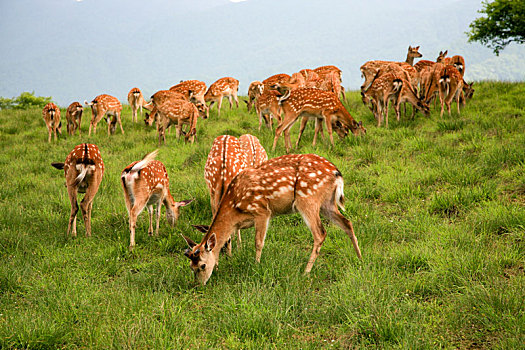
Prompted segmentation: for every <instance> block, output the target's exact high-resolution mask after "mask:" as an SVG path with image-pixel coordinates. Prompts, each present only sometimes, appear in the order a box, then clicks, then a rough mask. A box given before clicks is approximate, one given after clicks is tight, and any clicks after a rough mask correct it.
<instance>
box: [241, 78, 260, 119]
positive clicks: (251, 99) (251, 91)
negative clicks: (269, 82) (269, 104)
mask: <svg viewBox="0 0 525 350" xmlns="http://www.w3.org/2000/svg"><path fill="white" fill-rule="evenodd" d="M263 90H264V85H263V83H261V82H260V81H258V80H256V81H252V82H251V83H250V86H249V87H248V101H244V102H246V105H247V107H248V112H251V110H252V106H253V105H254V104H255V103H256V102H257V99H258V98H259V96H261V95H262V93H263Z"/></svg>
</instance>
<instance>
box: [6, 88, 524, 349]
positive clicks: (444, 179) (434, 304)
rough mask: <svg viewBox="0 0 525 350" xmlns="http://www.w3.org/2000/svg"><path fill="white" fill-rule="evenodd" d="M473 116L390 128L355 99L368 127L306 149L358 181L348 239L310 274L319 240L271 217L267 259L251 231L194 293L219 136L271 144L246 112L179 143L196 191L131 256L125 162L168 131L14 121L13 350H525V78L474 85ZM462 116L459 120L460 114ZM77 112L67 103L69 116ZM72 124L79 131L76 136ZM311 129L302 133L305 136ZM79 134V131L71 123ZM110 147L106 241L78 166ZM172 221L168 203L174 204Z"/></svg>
mask: <svg viewBox="0 0 525 350" xmlns="http://www.w3.org/2000/svg"><path fill="white" fill-rule="evenodd" d="M477 85H478V86H477V87H476V94H475V95H474V99H473V100H472V101H470V102H469V103H468V104H467V106H466V107H465V108H464V109H463V110H462V114H461V116H458V115H456V113H455V112H454V113H453V114H452V116H451V117H449V116H448V115H446V114H445V116H444V117H443V119H440V118H439V110H438V111H435V110H434V111H433V112H432V114H431V116H430V117H429V118H425V117H422V116H421V115H419V116H417V117H416V118H415V119H414V120H409V119H407V118H404V119H403V118H402V120H401V122H399V123H397V122H396V121H395V120H393V121H392V122H391V125H390V128H389V129H385V128H380V129H378V128H377V127H375V121H374V119H373V116H372V114H371V113H370V112H369V110H368V109H367V108H365V107H364V106H363V105H362V104H361V102H360V97H359V94H358V93H357V92H350V93H349V94H348V98H349V102H348V105H347V106H348V109H349V111H350V112H351V114H352V115H353V116H354V117H355V118H356V119H357V120H362V121H363V123H364V125H365V126H366V127H367V130H368V132H367V134H366V135H365V136H363V137H358V138H355V137H353V136H349V137H348V138H347V139H345V140H337V141H336V145H335V147H333V148H331V147H329V145H328V144H329V141H328V139H327V137H326V136H325V139H324V140H322V139H321V140H320V142H319V144H318V145H317V147H315V148H314V147H312V146H311V141H312V138H313V128H312V127H311V126H310V127H308V128H307V130H306V131H305V134H304V136H303V141H302V145H301V148H300V149H299V150H298V151H297V152H300V153H311V152H313V153H317V154H319V155H322V156H324V157H326V158H328V159H329V160H330V161H332V162H333V163H334V164H335V165H336V166H337V167H338V168H339V169H340V171H341V172H342V173H343V176H344V179H345V184H346V187H345V197H346V199H347V200H346V213H345V215H346V216H347V217H349V218H350V219H351V220H352V222H353V223H354V228H355V231H356V235H357V237H358V239H359V243H360V246H361V250H362V253H363V260H362V261H359V260H358V259H357V258H356V256H355V252H354V251H353V248H352V245H351V243H350V242H349V240H348V238H347V236H346V235H345V234H344V233H343V232H342V231H341V230H339V229H338V228H336V227H333V226H327V230H328V237H327V239H326V241H325V243H324V245H323V248H322V249H321V254H320V256H319V258H318V259H317V261H316V264H315V265H314V268H313V270H312V272H311V274H310V275H309V276H306V277H305V276H303V274H302V271H303V269H304V267H305V265H306V262H307V260H308V257H309V254H310V251H311V246H312V237H311V233H310V232H309V230H308V229H307V228H306V226H305V225H304V223H303V222H302V219H301V218H300V216H299V215H298V214H294V215H290V216H283V217H278V218H274V219H273V220H272V222H271V225H270V228H269V231H268V235H267V239H266V244H265V247H264V250H263V255H262V260H261V263H260V264H257V263H255V258H254V256H255V251H254V232H253V229H249V230H245V231H243V249H242V250H237V249H235V248H236V242H234V254H233V256H232V257H231V258H227V257H222V259H221V261H220V266H219V269H218V270H217V271H215V272H214V274H213V276H212V278H211V279H210V281H209V283H208V285H206V286H205V287H199V286H195V285H194V283H193V276H192V273H191V271H190V269H189V267H188V261H187V259H186V258H185V257H184V256H183V254H182V252H183V251H184V249H185V248H186V247H185V243H184V240H183V239H182V238H181V236H180V233H184V234H186V235H188V236H190V237H192V238H193V239H194V240H200V238H201V234H200V233H198V232H197V231H194V230H193V228H192V227H191V224H209V223H210V222H211V210H210V204H209V196H208V193H207V189H206V185H205V182H204V178H203V172H204V164H205V162H206V157H207V154H208V151H209V148H210V146H211V143H212V141H213V139H214V138H215V137H216V136H218V135H221V134H224V133H228V134H231V135H234V136H240V135H241V134H243V133H252V134H254V135H256V136H258V137H259V138H260V140H261V142H262V144H263V146H265V148H266V149H267V151H268V153H269V156H270V157H275V156H278V155H281V154H283V152H284V141H283V139H280V140H279V141H280V142H279V145H278V147H277V150H276V152H273V153H272V152H271V151H270V147H271V143H272V141H273V135H272V133H271V132H270V131H268V130H267V129H264V130H262V131H261V132H259V131H258V130H257V124H258V121H257V117H256V116H255V115H254V114H248V113H247V112H246V110H245V109H238V110H237V109H234V110H233V111H229V110H228V109H224V110H223V114H222V116H221V118H220V119H219V118H217V114H216V110H215V109H213V110H212V112H211V117H210V119H208V120H205V121H203V120H200V121H199V124H198V134H197V141H196V143H195V144H194V145H191V144H184V142H182V141H177V140H176V139H175V133H174V132H172V133H171V134H168V135H167V145H166V146H162V147H160V152H159V156H158V159H159V160H161V161H162V162H163V163H164V164H165V165H166V167H167V169H168V172H169V175H170V182H171V183H170V185H171V192H172V194H173V196H174V197H175V199H176V200H182V199H188V198H195V199H196V200H195V202H194V203H192V204H191V205H189V206H187V207H185V208H183V209H182V210H181V217H180V220H179V221H178V222H177V225H176V227H175V228H173V229H172V228H170V227H169V226H168V224H167V222H166V220H165V218H164V217H163V218H162V220H161V226H160V235H159V237H149V236H148V235H147V225H148V220H147V215H146V214H145V213H143V214H141V216H140V217H139V220H138V223H137V237H136V240H137V247H136V248H135V250H134V251H133V252H129V251H128V249H127V247H128V244H129V231H128V223H127V220H128V217H127V212H126V208H125V205H124V198H123V194H122V189H121V185H120V181H119V177H120V172H121V171H122V169H123V168H124V167H125V166H126V165H128V164H129V163H131V162H132V161H134V160H138V159H140V158H141V157H142V156H143V155H144V154H145V153H147V152H150V151H152V150H153V149H155V148H157V136H156V134H155V132H154V130H153V128H149V129H148V128H146V127H145V126H144V125H143V124H141V123H139V124H132V123H131V121H130V115H131V113H130V111H129V109H125V110H124V117H123V119H124V129H125V132H126V134H125V135H121V134H120V132H118V131H117V133H116V135H114V136H112V137H110V138H108V137H107V135H106V133H105V128H104V127H100V128H99V132H98V133H97V134H96V135H94V136H91V137H87V126H88V123H87V119H88V118H90V115H91V113H90V112H89V111H86V114H85V116H84V121H83V127H82V129H83V135H82V137H79V136H78V135H77V136H74V137H66V136H62V137H61V138H60V139H59V141H58V142H56V143H50V144H48V143H47V142H46V141H47V131H46V129H45V125H44V122H43V120H42V117H41V113H40V110H27V111H0V144H1V149H2V152H0V348H2V349H4V348H30V349H49V348H53V349H56V348H64V349H74V348H84V349H86V348H89V349H93V348H115V349H122V348H130V349H144V348H151V349H163V348H164V349H176V348H190V347H196V348H225V349H261V348H263V349H267V348H285V349H297V348H304V349H309V348H311V349H314V348H340V349H347V348H398V349H407V348H411V349H435V348H451V349H452V348H496V349H509V348H522V347H523V344H525V329H524V328H525V273H524V268H525V242H524V239H525V209H524V205H525V126H524V124H525V123H524V115H525V98H524V96H525V84H523V83H520V84H510V83H496V82H486V83H480V84H477ZM454 109H455V108H454V107H453V111H454ZM64 112H65V111H64ZM64 130H65V127H64ZM297 130H298V127H297V126H295V127H294V129H293V132H292V142H294V141H295V138H296V136H297ZM64 133H65V131H64ZM81 142H93V143H96V144H97V145H98V146H99V147H100V150H101V153H102V157H103V159H104V162H105V164H106V173H105V174H104V178H103V181H102V184H101V187H100V189H99V192H98V194H97V196H96V197H95V201H94V207H93V223H92V229H93V236H92V237H91V238H86V237H85V236H84V232H85V231H84V225H83V222H82V220H81V219H80V218H79V224H78V234H79V236H78V238H76V239H71V238H68V237H66V236H65V232H66V229H67V221H68V216H69V211H70V205H69V200H68V197H67V193H66V190H65V188H64V177H63V172H62V171H57V170H56V169H54V168H52V167H51V166H50V163H51V162H59V161H63V160H64V159H65V157H66V155H67V154H68V153H69V151H70V150H71V149H72V148H73V147H74V146H75V145H76V144H78V143H81ZM163 212H164V211H163Z"/></svg>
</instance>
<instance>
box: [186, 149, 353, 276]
mask: <svg viewBox="0 0 525 350" xmlns="http://www.w3.org/2000/svg"><path fill="white" fill-rule="evenodd" d="M338 207H339V208H341V209H343V210H344V181H343V177H342V175H341V173H340V172H339V170H338V169H337V168H336V166H335V165H334V164H332V163H331V162H329V161H328V160H326V159H325V158H323V157H320V156H318V155H315V154H290V155H284V156H281V157H277V158H273V159H270V160H268V161H267V162H265V163H263V164H262V165H261V166H260V167H258V168H255V169H253V168H249V169H246V170H244V171H242V172H241V173H239V174H238V175H237V176H236V177H235V178H234V179H233V180H232V182H231V183H230V186H229V187H228V189H227V190H226V192H225V194H224V196H223V198H222V200H221V202H220V205H219V207H218V210H217V213H216V214H215V215H214V217H213V221H212V223H211V225H210V226H209V227H207V226H199V229H200V230H202V231H205V232H206V234H205V235H204V237H203V238H202V240H201V242H200V243H196V242H194V241H193V240H191V239H189V238H188V237H185V236H183V237H184V238H185V240H186V242H187V244H188V245H189V248H188V249H187V250H186V251H185V253H184V255H185V256H186V257H188V258H189V259H190V268H191V269H192V271H193V272H194V274H195V278H196V280H197V281H198V282H200V283H201V284H206V282H207V281H208V279H209V278H210V277H211V275H212V273H213V269H214V268H215V266H217V265H218V263H219V252H220V250H221V248H222V247H223V246H224V245H225V244H226V243H227V242H228V241H229V239H230V236H231V234H232V232H233V231H234V230H237V229H242V228H248V227H251V226H255V260H256V261H257V262H260V260H261V254H262V249H263V246H264V240H265V237H266V231H267V229H268V224H269V221H270V219H271V218H272V217H273V216H276V215H283V214H289V213H293V212H296V211H297V212H299V213H300V214H301V216H302V217H303V220H304V222H305V223H306V225H307V226H308V228H309V229H310V231H311V232H312V235H313V239H314V244H313V249H312V253H311V255H310V259H309V260H308V263H307V264H306V268H305V270H304V272H305V274H307V273H309V272H310V271H311V270H312V267H313V265H314V263H315V260H316V258H317V256H318V255H319V251H320V249H321V246H322V244H323V242H324V240H325V238H326V234H327V233H326V230H325V228H324V226H323V224H322V221H321V218H320V215H319V214H320V213H322V214H323V216H325V217H326V218H327V219H329V220H330V221H331V222H333V223H335V224H336V225H337V226H339V227H340V228H341V229H342V230H343V231H345V233H346V234H347V235H348V236H349V237H350V240H351V241H352V244H353V246H354V249H355V251H356V253H357V256H358V258H359V259H361V251H360V249H359V245H358V242H357V238H356V236H355V234H354V229H353V226H352V223H351V222H350V221H349V220H348V219H346V218H345V217H344V216H343V215H342V214H341V213H340V212H339V208H338Z"/></svg>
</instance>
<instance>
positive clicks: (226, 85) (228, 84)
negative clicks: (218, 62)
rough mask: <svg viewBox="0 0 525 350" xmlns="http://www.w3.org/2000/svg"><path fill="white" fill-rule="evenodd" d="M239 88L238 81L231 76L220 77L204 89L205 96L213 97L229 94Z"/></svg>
mask: <svg viewBox="0 0 525 350" xmlns="http://www.w3.org/2000/svg"><path fill="white" fill-rule="evenodd" d="M238 88H239V81H238V80H237V79H234V78H232V77H225V78H220V79H219V80H217V81H216V82H214V83H213V84H211V85H210V87H209V88H208V91H206V94H205V95H204V96H205V97H214V96H222V95H229V94H231V93H233V92H236V91H237V90H238Z"/></svg>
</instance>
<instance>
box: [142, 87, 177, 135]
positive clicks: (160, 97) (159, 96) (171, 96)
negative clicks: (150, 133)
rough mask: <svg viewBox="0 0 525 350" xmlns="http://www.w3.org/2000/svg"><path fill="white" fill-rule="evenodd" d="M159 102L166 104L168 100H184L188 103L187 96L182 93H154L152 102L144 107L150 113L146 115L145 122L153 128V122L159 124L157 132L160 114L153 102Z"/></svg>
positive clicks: (165, 91) (170, 91) (164, 91)
mask: <svg viewBox="0 0 525 350" xmlns="http://www.w3.org/2000/svg"><path fill="white" fill-rule="evenodd" d="M154 100H155V101H157V103H158V104H161V103H164V102H165V101H167V100H183V101H187V99H186V96H184V95H183V94H181V93H180V92H175V91H173V90H160V91H157V92H156V93H154V94H153V95H152V96H151V101H150V103H148V104H147V105H145V106H144V108H146V109H148V110H149V111H150V113H149V114H148V113H146V118H145V119H144V122H145V123H146V125H148V126H151V125H152V124H153V122H154V121H155V122H156V123H157V130H158V126H159V124H158V117H159V116H158V113H157V108H155V105H154V103H153V101H154Z"/></svg>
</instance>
